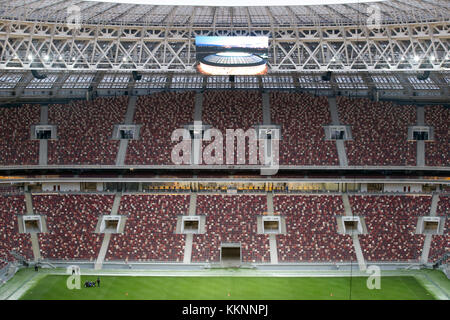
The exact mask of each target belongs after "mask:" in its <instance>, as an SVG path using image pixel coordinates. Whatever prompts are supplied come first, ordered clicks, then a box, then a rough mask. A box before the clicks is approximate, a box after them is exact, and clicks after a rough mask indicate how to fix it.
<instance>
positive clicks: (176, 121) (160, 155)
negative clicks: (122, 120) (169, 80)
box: [125, 92, 195, 165]
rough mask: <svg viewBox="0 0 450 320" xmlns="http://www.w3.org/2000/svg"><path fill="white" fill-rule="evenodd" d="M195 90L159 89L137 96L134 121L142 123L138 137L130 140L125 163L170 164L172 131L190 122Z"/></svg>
mask: <svg viewBox="0 0 450 320" xmlns="http://www.w3.org/2000/svg"><path fill="white" fill-rule="evenodd" d="M194 97H195V93H194V92H160V93H155V94H152V95H149V96H142V97H139V98H138V100H137V103H136V113H135V116H134V122H135V124H140V125H142V127H141V131H140V139H139V140H138V141H136V140H134V141H130V142H129V144H128V151H127V156H126V160H125V163H126V164H147V165H171V164H173V163H172V160H171V153H172V148H173V146H174V145H175V144H176V143H175V142H172V141H171V136H172V132H173V131H174V130H175V129H181V128H183V126H184V125H186V124H190V123H192V122H193V121H194V120H193V115H194Z"/></svg>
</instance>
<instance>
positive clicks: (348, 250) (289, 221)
mask: <svg viewBox="0 0 450 320" xmlns="http://www.w3.org/2000/svg"><path fill="white" fill-rule="evenodd" d="M273 206H274V210H275V212H278V213H279V214H280V215H281V216H285V217H286V234H283V235H278V236H277V244H278V259H279V261H280V262H331V261H332V262H344V261H346V262H347V261H355V260H356V256H355V253H354V250H353V245H352V239H351V237H350V236H346V235H340V234H338V233H337V222H336V219H335V217H336V216H341V215H344V204H343V202H342V198H341V197H339V196H300V195H299V196H287V195H278V196H274V198H273Z"/></svg>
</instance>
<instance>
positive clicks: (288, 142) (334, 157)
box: [270, 92, 339, 166]
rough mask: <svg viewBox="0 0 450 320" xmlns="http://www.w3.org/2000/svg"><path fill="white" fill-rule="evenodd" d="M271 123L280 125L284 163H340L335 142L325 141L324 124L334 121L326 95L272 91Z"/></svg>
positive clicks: (282, 159) (282, 161)
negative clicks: (316, 95) (317, 95)
mask: <svg viewBox="0 0 450 320" xmlns="http://www.w3.org/2000/svg"><path fill="white" fill-rule="evenodd" d="M270 107H271V116H272V123H273V124H277V125H281V135H282V138H281V141H280V150H279V153H280V164H281V165H317V166H320V165H339V158H338V154H337V149H336V143H335V142H334V141H325V132H324V129H323V127H322V126H324V125H330V124H331V115H330V111H329V108H328V99H327V98H326V97H315V96H313V95H310V94H307V93H289V92H272V93H271V94H270Z"/></svg>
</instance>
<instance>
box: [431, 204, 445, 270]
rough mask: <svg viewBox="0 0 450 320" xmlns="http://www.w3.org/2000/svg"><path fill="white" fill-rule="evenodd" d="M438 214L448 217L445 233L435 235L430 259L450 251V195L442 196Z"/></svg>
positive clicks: (437, 209)
mask: <svg viewBox="0 0 450 320" xmlns="http://www.w3.org/2000/svg"><path fill="white" fill-rule="evenodd" d="M436 214H437V215H438V216H441V217H445V218H446V222H445V225H444V233H443V234H442V235H439V236H433V238H432V241H431V247H430V255H429V259H428V260H429V261H433V262H434V261H436V260H437V259H439V258H441V257H442V256H443V255H444V253H450V196H440V197H439V202H438V205H437V208H436Z"/></svg>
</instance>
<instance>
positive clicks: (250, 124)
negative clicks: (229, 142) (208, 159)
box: [202, 91, 263, 165]
mask: <svg viewBox="0 0 450 320" xmlns="http://www.w3.org/2000/svg"><path fill="white" fill-rule="evenodd" d="M202 121H203V123H204V124H207V125H211V126H212V127H213V128H215V129H218V130H220V132H221V133H222V136H223V162H222V163H223V164H226V159H227V152H226V133H227V132H226V130H227V129H230V130H231V129H232V130H236V129H242V130H243V131H244V132H246V131H247V130H248V129H250V128H255V125H257V124H262V122H263V116H262V96H261V93H259V92H256V91H208V92H205V93H204V95H203V116H202ZM255 132H256V131H255ZM210 143H211V141H204V142H203V146H204V147H206V146H207V145H209V144H210ZM249 151H250V150H249V144H248V140H246V145H245V158H244V157H242V156H241V157H240V158H239V159H238V154H237V142H236V139H235V142H234V160H233V162H232V163H231V164H242V165H243V164H250V157H249V154H250V153H249ZM252 157H254V159H255V160H256V159H258V160H259V158H258V157H257V155H255V154H252ZM204 163H205V162H204Z"/></svg>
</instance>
